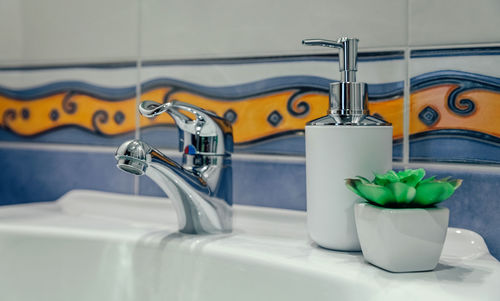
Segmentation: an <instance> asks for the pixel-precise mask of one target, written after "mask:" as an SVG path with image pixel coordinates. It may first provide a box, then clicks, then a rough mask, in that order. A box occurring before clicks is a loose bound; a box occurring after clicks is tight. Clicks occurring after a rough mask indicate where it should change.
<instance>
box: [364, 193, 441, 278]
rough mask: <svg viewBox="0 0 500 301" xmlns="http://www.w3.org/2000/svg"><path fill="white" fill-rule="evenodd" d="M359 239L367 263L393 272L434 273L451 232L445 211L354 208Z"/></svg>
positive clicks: (370, 206) (371, 207) (434, 209)
mask: <svg viewBox="0 0 500 301" xmlns="http://www.w3.org/2000/svg"><path fill="white" fill-rule="evenodd" d="M355 219H356V227H357V231H358V237H359V241H360V244H361V249H362V251H363V256H364V257H365V260H366V261H368V262H369V263H371V264H373V265H376V266H378V267H380V268H382V269H385V270H387V271H391V272H419V271H430V270H433V269H434V268H435V267H436V266H437V264H438V261H439V257H440V256H441V251H442V250H443V244H444V241H445V239H446V232H447V228H448V219H449V210H448V208H445V207H430V208H411V209H391V208H383V207H378V206H374V205H371V204H368V203H358V204H356V205H355Z"/></svg>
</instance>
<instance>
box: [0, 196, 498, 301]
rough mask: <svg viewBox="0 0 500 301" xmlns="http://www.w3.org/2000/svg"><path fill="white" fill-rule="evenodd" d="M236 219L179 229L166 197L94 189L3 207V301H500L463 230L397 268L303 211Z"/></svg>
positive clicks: (243, 212) (250, 211)
mask: <svg viewBox="0 0 500 301" xmlns="http://www.w3.org/2000/svg"><path fill="white" fill-rule="evenodd" d="M234 226H235V230H234V232H233V233H232V234H228V235H205V236H193V235H185V234H179V233H177V232H176V227H177V222H176V216H175V212H174V210H173V208H172V207H171V205H170V202H169V201H168V200H166V199H163V198H151V197H142V196H130V195H120V194H111V193H104V192H96V191H83V190H79V191H71V192H69V193H68V194H66V195H64V196H63V197H62V198H61V199H59V200H58V201H57V202H54V203H42V204H31V205H17V206H7V207H2V208H0V300H2V301H11V300H12V301H14V300H15V301H24V300H30V301H31V300H33V301H35V300H36V301H38V300H50V301H55V300H65V301H67V300H71V301H79V300H92V301H99V300H103V301H104V300H106V301H113V300H120V301H128V300H137V301H147V300H201V301H212V300H214V301H215V300H216V301H224V300H287V301H292V300H384V301H387V300H398V301H400V300H405V301H408V300H500V285H499V284H500V263H499V262H498V261H497V260H495V259H494V258H493V257H492V256H491V255H490V254H489V252H488V249H487V247H486V245H485V244H484V241H483V239H482V238H481V237H480V236H479V235H478V234H476V233H474V232H471V231H468V230H464V229H454V228H450V229H449V230H448V237H447V240H446V243H445V248H444V250H443V254H442V257H441V261H440V264H439V265H438V267H437V269H436V270H435V271H433V272H425V273H406V274H393V273H389V272H386V271H383V270H380V269H378V268H376V267H374V266H371V265H370V264H367V263H366V262H364V260H363V257H362V255H361V253H357V252H354V253H345V252H333V251H328V250H325V249H321V248H318V247H316V246H315V245H313V244H312V243H311V241H310V240H309V239H308V238H307V233H306V229H305V213H304V212H297V211H289V210H278V209H265V208H257V207H244V206H235V218H234ZM409 260H411V258H410V259H409Z"/></svg>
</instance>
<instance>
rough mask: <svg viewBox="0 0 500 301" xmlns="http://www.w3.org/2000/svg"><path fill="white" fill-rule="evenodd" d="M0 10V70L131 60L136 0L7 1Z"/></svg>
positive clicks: (132, 55) (136, 30) (135, 52)
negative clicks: (41, 65) (0, 44)
mask: <svg viewBox="0 0 500 301" xmlns="http://www.w3.org/2000/svg"><path fill="white" fill-rule="evenodd" d="M0 8H1V9H0V20H1V21H0V22H1V23H0V25H5V26H0V38H6V39H5V40H4V39H2V42H1V43H2V47H0V49H1V50H0V65H19V64H47V63H58V64H61V63H68V62H96V61H120V60H123V59H130V58H132V59H136V57H137V54H138V52H137V49H138V47H137V43H138V40H137V36H138V34H137V32H138V21H137V20H138V4H137V0H125V1H123V0H110V1H98V0H90V1H76V0H71V1H64V0H47V1H26V0H18V1H12V0H8V1H2V4H1V6H0Z"/></svg>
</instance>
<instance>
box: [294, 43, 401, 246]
mask: <svg viewBox="0 0 500 301" xmlns="http://www.w3.org/2000/svg"><path fill="white" fill-rule="evenodd" d="M302 43H303V44H305V45H311V46H325V47H332V48H340V51H339V64H340V73H341V77H340V82H334V83H331V84H330V108H329V109H328V112H327V114H328V115H326V116H324V117H321V118H319V119H316V120H313V121H311V122H309V123H308V124H307V125H306V130H305V132H306V178H307V227H308V231H309V235H310V237H311V239H312V240H313V241H314V242H316V243H317V244H318V245H320V246H322V247H324V248H328V249H335V250H342V251H359V250H361V247H360V245H359V240H358V235H357V232H356V224H355V222H354V204H355V202H356V201H357V200H358V197H357V196H356V195H355V194H354V193H353V192H351V191H350V190H348V189H347V187H346V186H345V184H344V183H345V182H344V179H346V178H353V177H356V176H363V177H366V178H372V177H373V173H374V172H376V173H384V172H386V171H387V170H389V169H391V168H392V126H391V124H390V123H387V122H386V121H384V120H381V119H378V118H375V117H373V116H370V115H369V112H368V96H367V85H366V83H360V82H356V71H357V66H356V65H357V51H358V39H355V38H341V39H339V40H338V41H336V42H335V41H329V40H304V41H302Z"/></svg>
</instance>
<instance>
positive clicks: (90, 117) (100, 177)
mask: <svg viewBox="0 0 500 301" xmlns="http://www.w3.org/2000/svg"><path fill="white" fill-rule="evenodd" d="M499 13H500V2H498V1H496V0H477V1H473V2H471V1H465V0H460V1H452V0H446V1H444V0H443V1H431V0H408V1H400V0H379V1H367V0H354V1H338V0H336V1H331V0H315V1H307V2H304V1H283V0H280V1H269V0H266V1H264V0H254V1H241V0H239V1H221V0H214V1H200V0H195V1H160V0H143V1H139V0H125V1H123V0H121V1H118V0H108V1H97V0H90V1H62V0H48V1H43V2H39V1H27V0H25V1H23V0H4V1H2V2H0V116H1V118H0V164H1V166H2V172H1V173H0V204H3V205H8V204H16V203H26V202H39V201H52V200H55V199H57V198H58V197H60V196H61V195H62V194H63V193H65V192H67V191H69V190H71V189H98V190H105V191H114V192H121V193H131V194H140V195H162V192H161V191H159V189H158V188H157V187H156V186H154V185H153V184H152V182H150V181H149V180H148V179H147V178H138V177H133V176H131V175H127V174H124V173H122V172H120V171H118V170H117V169H116V168H115V167H114V165H115V160H114V158H113V153H114V151H115V149H116V147H117V146H118V145H120V144H121V142H123V141H125V140H127V139H132V138H139V137H140V138H141V139H144V140H145V141H147V142H150V143H151V144H153V145H157V146H160V147H162V148H163V149H164V150H165V152H166V153H168V154H171V155H172V156H174V157H175V158H177V159H178V158H179V153H178V151H177V149H176V147H177V131H176V129H175V127H174V126H173V121H172V120H171V119H170V118H169V117H168V116H167V115H166V114H165V115H164V116H159V117H157V118H156V119H154V120H149V119H145V118H142V117H139V116H138V114H137V110H136V105H137V102H138V101H140V100H141V99H151V100H156V101H168V100H172V99H177V100H182V101H185V102H190V103H193V104H197V105H199V106H202V107H204V108H207V109H209V110H212V111H214V112H216V113H218V114H220V115H222V116H225V117H226V118H227V119H229V120H230V121H231V122H232V124H233V129H234V139H235V143H236V147H235V148H236V149H235V153H234V156H233V158H234V161H233V164H234V167H233V168H234V193H235V202H236V203H237V204H245V205H258V206H269V207H278V208H289V209H296V210H305V208H306V200H305V160H304V135H303V133H304V132H303V129H304V125H305V124H306V122H308V121H309V120H312V119H315V118H318V117H320V116H322V115H324V114H325V112H326V109H327V105H328V95H327V93H328V83H329V82H331V81H333V80H338V79H339V74H338V71H337V70H338V66H337V64H338V60H337V58H336V53H335V52H334V51H332V50H330V49H321V48H314V47H305V46H303V45H301V43H300V42H301V40H302V39H303V38H328V39H336V38H337V37H340V36H344V35H348V36H354V37H358V38H359V39H360V43H359V45H360V55H359V65H358V70H359V72H358V80H360V81H365V82H367V83H368V92H369V99H370V104H369V106H370V107H369V109H370V111H371V113H372V114H377V115H380V116H381V117H383V118H385V119H386V120H388V121H390V122H391V123H393V125H394V137H393V138H394V140H393V142H394V147H393V154H394V168H397V169H402V168H407V167H409V168H417V167H425V168H426V169H427V170H428V173H429V174H432V175H438V176H443V177H444V176H448V175H450V176H453V177H457V178H461V179H464V184H463V186H462V187H461V188H460V189H459V190H458V191H457V193H456V194H455V195H454V196H453V197H452V198H450V199H449V200H448V201H446V202H445V205H446V206H448V207H449V208H450V209H451V218H450V225H451V226H455V227H464V228H468V229H472V230H474V231H477V232H478V233H480V234H481V235H482V236H483V237H485V239H486V243H487V244H488V246H489V248H490V251H491V252H492V253H493V254H494V255H495V256H496V257H497V258H499V257H500V233H499V229H500V218H499V216H500V201H499V198H498V195H497V193H496V192H497V191H498V190H499V189H500V184H499V183H500V122H499V121H498V120H499V117H500V32H499V31H498V28H500V19H499V18H498V15H499ZM341 143H342V142H341V141H339V144H341ZM347 173H348V171H346V176H349V175H348V174H347Z"/></svg>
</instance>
